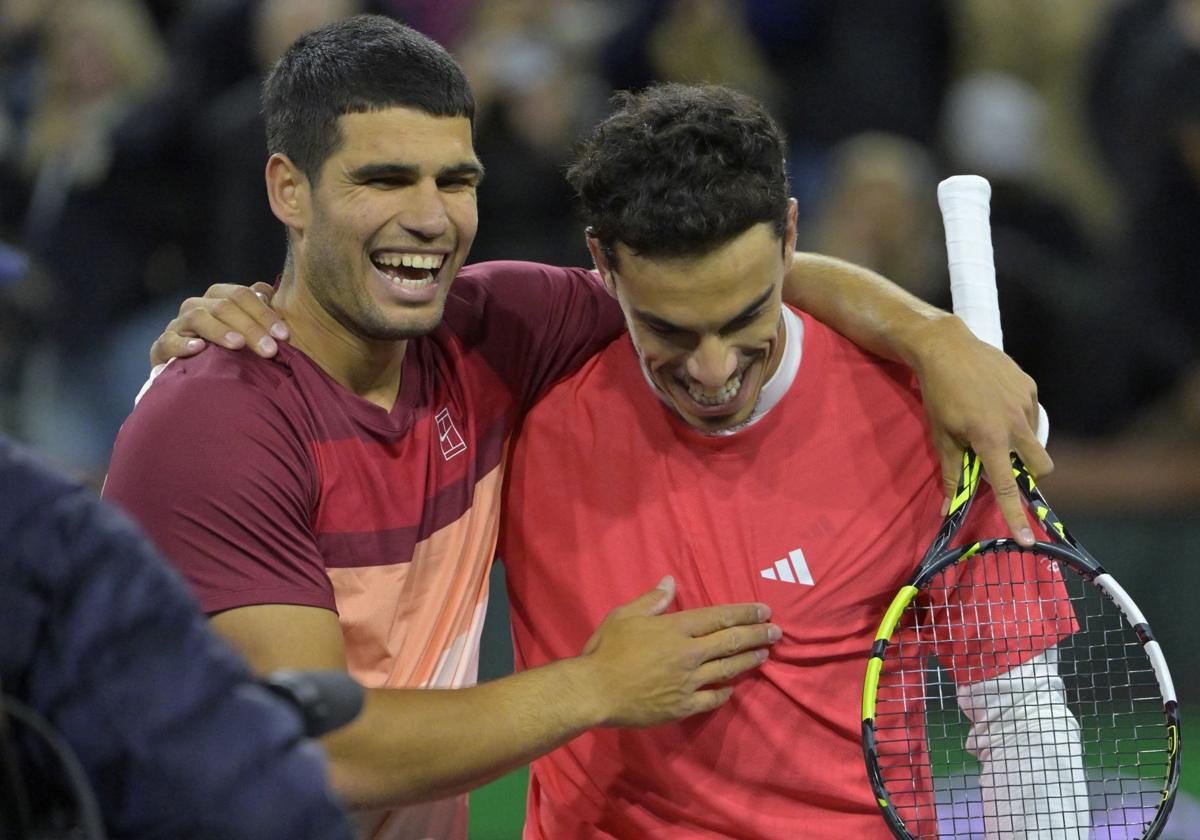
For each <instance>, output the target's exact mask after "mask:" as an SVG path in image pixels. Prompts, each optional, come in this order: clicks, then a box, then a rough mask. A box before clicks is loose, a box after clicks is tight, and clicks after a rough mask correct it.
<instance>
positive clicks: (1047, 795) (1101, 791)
mask: <svg viewBox="0 0 1200 840" xmlns="http://www.w3.org/2000/svg"><path fill="white" fill-rule="evenodd" d="M954 182H958V183H959V185H960V186H961V185H962V182H961V180H960V179H950V183H949V186H948V187H947V184H946V183H944V184H943V187H942V188H940V189H939V198H940V199H941V198H942V193H943V192H945V191H947V190H948V191H949V192H950V193H954V192H955V191H956V190H957V189H958V187H957V186H956V185H955V183H954ZM965 186H966V193H965V194H967V195H968V196H969V198H968V203H974V205H975V206H976V209H975V210H963V206H962V205H961V204H959V205H955V204H954V203H953V201H952V202H950V206H951V207H952V208H955V210H954V212H956V213H957V214H958V215H959V216H962V215H968V216H970V217H971V221H969V222H968V223H967V225H966V226H965V227H964V226H963V225H962V224H961V220H956V221H955V222H953V224H951V222H950V221H949V219H948V221H947V240H948V246H947V247H948V249H949V248H951V245H950V239H951V237H952V236H956V237H960V238H961V237H964V236H965V237H967V238H972V237H973V238H974V239H975V240H978V239H979V238H983V239H986V240H989V241H988V243H987V248H986V252H985V251H983V249H982V246H981V245H980V244H979V243H978V242H976V243H975V244H974V245H972V246H970V247H971V248H973V249H974V251H973V252H972V253H975V254H979V253H985V254H986V263H987V269H989V270H990V268H991V257H990V250H991V248H990V235H989V233H988V225H987V212H988V211H987V199H988V196H989V195H990V190H989V189H988V188H987V183H986V182H985V181H983V179H975V178H970V177H968V181H967V182H966V184H965ZM981 186H982V188H983V191H981V189H980V188H981ZM980 195H982V196H983V199H982V204H980ZM942 204H943V212H944V213H946V210H945V207H946V204H947V202H945V201H942ZM980 208H981V210H980ZM946 214H947V216H948V215H949V214H948V213H946ZM952 227H953V229H954V233H953V234H952V233H951V228H952ZM964 231H965V233H964ZM982 261H983V260H974V262H982ZM951 266H952V269H951V270H952V272H953V271H955V270H956V269H955V268H954V259H953V257H952V258H951ZM963 268H964V266H963V265H962V263H961V262H960V264H959V267H958V269H957V270H959V271H961V270H963ZM966 268H967V270H968V271H970V270H971V268H970V267H969V266H967V267H966ZM985 274H986V272H985ZM985 282H990V283H992V286H993V290H992V292H991V303H985V304H984V305H983V307H982V309H990V310H991V313H984V317H985V318H990V319H993V321H994V324H993V327H994V333H993V335H994V337H995V341H996V343H997V345H998V343H999V339H1000V335H999V317H998V314H994V313H996V312H997V310H996V308H995V292H994V274H992V275H991V278H990V279H988V278H986V277H985ZM975 299H976V300H979V298H978V297H976V298H975ZM955 310H956V312H957V311H958V305H957V302H956V306H955ZM969 324H970V322H969ZM1013 474H1014V476H1015V478H1016V481H1017V484H1018V486H1019V487H1020V490H1021V493H1022V495H1023V496H1024V499H1025V502H1026V503H1027V504H1028V506H1029V509H1030V510H1031V512H1032V513H1033V514H1034V516H1035V517H1036V519H1037V521H1038V522H1039V523H1040V525H1041V527H1042V529H1043V530H1044V532H1045V534H1046V535H1047V536H1048V540H1047V541H1039V542H1037V543H1036V544H1035V545H1034V546H1033V547H1031V548H1023V547H1022V546H1021V545H1019V544H1018V543H1017V542H1016V541H1014V540H1011V539H1009V538H1007V537H1001V538H996V539H985V540H982V541H977V542H971V543H969V544H966V545H961V544H956V538H957V537H958V536H959V535H960V532H962V531H963V530H964V525H965V524H967V523H969V515H970V510H971V503H972V500H973V499H974V497H975V493H976V490H977V489H978V486H979V480H980V464H979V459H978V457H977V456H976V455H975V453H973V452H971V451H969V450H968V451H967V452H965V453H964V454H963V461H962V473H961V477H960V480H959V484H958V490H957V492H956V494H955V496H954V498H953V499H952V500H951V504H950V508H949V511H948V513H947V515H946V519H945V521H944V522H943V523H942V526H941V528H940V529H939V531H938V533H937V536H936V537H935V538H934V540H933V543H932V544H931V545H930V546H929V549H928V550H927V551H926V552H925V555H924V557H923V558H922V560H921V562H920V565H919V566H918V568H917V571H916V572H915V574H914V575H913V576H912V578H911V579H910V580H909V582H908V584H907V585H906V586H904V587H903V588H901V590H900V591H899V593H897V595H896V596H895V598H894V599H893V600H892V602H891V605H890V606H889V608H888V609H887V612H886V613H885V615H884V617H883V620H882V621H881V623H880V627H879V632H878V634H877V635H876V639H875V643H874V645H873V646H872V648H871V653H870V658H869V659H868V663H867V675H866V683H865V686H864V689H863V723H862V736H863V751H864V754H865V757H866V765H867V775H868V777H869V779H870V783H871V786H872V788H873V790H874V793H875V796H876V799H877V801H878V803H879V807H880V809H881V811H882V814H883V817H884V819H885V820H886V821H887V824H888V826H889V827H890V828H891V831H892V833H893V834H894V835H895V836H896V837H899V838H988V840H994V838H1023V840H1091V839H1092V838H1095V840H1117V838H1122V839H1123V840H1124V839H1125V838H1129V840H1132V838H1154V837H1157V836H1158V835H1159V833H1160V832H1161V831H1162V828H1163V826H1164V824H1165V823H1166V819H1167V816H1168V814H1169V813H1170V810H1171V805H1172V803H1173V800H1174V796H1175V791H1176V788H1177V786H1178V782H1179V764H1180V741H1179V711H1178V705H1177V702H1176V698H1175V689H1174V686H1173V684H1172V681H1171V675H1170V672H1169V670H1168V668H1167V664H1166V661H1165V659H1164V657H1163V654H1162V651H1161V649H1160V647H1159V644H1158V642H1156V641H1155V640H1154V634H1153V633H1152V631H1151V629H1150V625H1149V624H1148V623H1147V622H1146V619H1145V617H1144V616H1143V615H1142V613H1141V611H1140V610H1139V609H1138V607H1137V605H1136V604H1135V603H1134V602H1133V599H1132V598H1130V597H1129V595H1128V593H1126V591H1125V590H1124V588H1122V587H1121V585H1120V584H1119V583H1118V582H1117V581H1116V580H1114V579H1113V577H1112V576H1111V575H1109V574H1108V573H1107V572H1105V570H1104V569H1103V567H1102V566H1101V565H1100V564H1099V563H1098V562H1097V561H1096V560H1095V559H1094V558H1093V557H1092V556H1091V555H1090V554H1089V553H1088V552H1087V550H1086V549H1084V548H1083V546H1081V545H1080V544H1079V542H1078V541H1077V540H1075V539H1074V538H1073V537H1072V536H1071V534H1070V532H1069V531H1068V530H1067V528H1066V527H1065V526H1064V525H1063V523H1062V521H1061V519H1060V518H1059V517H1058V516H1057V515H1056V514H1055V513H1054V511H1053V510H1052V509H1051V507H1050V505H1049V503H1048V502H1047V501H1046V499H1045V497H1044V496H1043V495H1042V493H1041V492H1040V490H1039V489H1038V487H1037V484H1036V482H1035V481H1034V478H1033V476H1031V475H1030V474H1029V472H1028V471H1027V470H1026V469H1025V467H1024V465H1023V464H1022V463H1021V462H1020V460H1019V459H1017V458H1015V457H1014V459H1013Z"/></svg>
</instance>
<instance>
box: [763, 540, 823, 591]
mask: <svg viewBox="0 0 1200 840" xmlns="http://www.w3.org/2000/svg"><path fill="white" fill-rule="evenodd" d="M759 574H760V575H762V576H763V577H765V578H766V579H767V580H779V581H783V582H784V583H802V584H804V585H805V586H813V585H814V584H813V577H812V572H810V571H809V570H808V562H807V561H806V560H805V559H804V552H803V551H801V550H800V549H798V548H797V549H793V550H792V551H789V552H788V556H787V557H784V558H783V559H782V560H776V561H775V565H773V566H767V568H765V569H763V570H762V571H761V572H759Z"/></svg>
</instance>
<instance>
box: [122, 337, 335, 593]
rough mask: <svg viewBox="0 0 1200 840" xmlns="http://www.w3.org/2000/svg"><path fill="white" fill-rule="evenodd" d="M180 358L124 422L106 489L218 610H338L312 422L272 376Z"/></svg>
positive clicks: (196, 589) (214, 350)
mask: <svg viewBox="0 0 1200 840" xmlns="http://www.w3.org/2000/svg"><path fill="white" fill-rule="evenodd" d="M206 352H225V351H220V350H216V349H213V350H209V351H206ZM172 367H173V368H174V367H176V365H172ZM178 367H179V368H180V370H178V371H168V372H167V373H164V374H163V375H162V376H161V377H160V378H159V381H157V382H156V383H155V384H154V386H153V387H152V388H150V389H149V390H148V391H147V392H146V394H145V396H144V397H143V398H142V400H141V401H140V402H139V403H138V405H137V407H136V408H135V409H134V412H133V414H131V415H130V417H129V419H128V420H126V422H125V424H124V425H123V426H122V428H121V432H120V434H119V435H118V437H117V442H116V445H115V447H114V450H113V457H112V462H111V464H110V467H109V473H108V478H107V480H106V482H105V487H104V496H105V498H107V499H109V500H110V501H113V502H115V503H116V504H118V505H120V506H121V507H123V508H124V509H125V510H126V511H127V512H128V513H129V514H131V515H132V516H133V518H134V519H135V520H137V522H138V523H139V524H140V525H141V526H142V528H143V529H145V531H146V532H147V533H148V534H149V535H150V537H151V538H152V539H153V540H154V542H155V544H156V545H157V546H158V548H159V549H160V550H161V551H162V552H163V553H164V554H165V555H166V556H167V557H168V558H169V559H170V560H171V561H172V563H174V564H175V566H176V567H177V568H178V569H179V570H180V571H181V572H182V573H183V575H184V577H185V578H186V579H187V581H188V583H189V584H190V585H191V587H192V589H193V591H194V592H195V593H196V595H197V597H198V598H199V600H200V602H201V605H202V606H203V608H204V610H205V611H206V612H208V613H214V612H219V611H221V610H226V609H232V608H234V607H243V606H250V605H254V604H294V605H299V606H313V607H323V608H326V609H330V610H334V609H335V606H334V599H333V588H332V584H331V583H330V581H329V578H328V576H327V575H326V573H325V568H324V562H323V560H322V558H321V554H320V552H319V551H318V549H317V545H316V540H315V537H314V535H313V531H312V524H311V519H312V517H311V512H312V510H313V509H314V507H315V504H316V500H317V499H316V497H317V490H316V487H317V479H316V475H315V467H314V466H313V464H312V460H311V455H310V453H308V452H307V451H306V450H305V446H304V443H303V441H304V440H305V439H306V438H305V436H304V435H303V433H302V432H301V431H300V430H298V429H297V428H296V426H297V425H298V424H301V423H302V422H303V421H302V419H301V418H297V417H294V416H292V415H290V414H289V413H288V412H287V411H286V410H284V409H283V408H281V407H280V405H279V404H278V402H277V400H276V399H275V397H276V396H277V395H276V393H275V392H274V391H273V389H272V388H268V387H263V384H262V383H255V382H250V381H247V380H246V379H245V378H240V377H238V376H219V375H213V374H199V373H192V372H191V371H189V369H188V366H187V365H186V364H181V365H178ZM283 402H285V403H286V400H283Z"/></svg>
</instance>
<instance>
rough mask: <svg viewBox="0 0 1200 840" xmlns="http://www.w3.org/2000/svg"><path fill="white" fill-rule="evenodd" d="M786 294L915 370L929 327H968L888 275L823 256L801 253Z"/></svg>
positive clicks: (865, 345)
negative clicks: (913, 293)
mask: <svg viewBox="0 0 1200 840" xmlns="http://www.w3.org/2000/svg"><path fill="white" fill-rule="evenodd" d="M783 297H784V300H786V301H787V302H788V303H790V304H792V305H794V306H798V307H800V308H801V309H803V310H804V311H805V312H807V313H809V314H810V315H812V316H813V317H814V318H816V319H817V320H819V321H821V322H823V323H825V324H828V325H829V326H831V327H833V328H834V329H835V330H837V331H838V332H840V333H841V334H842V335H844V336H846V338H848V339H850V340H851V341H853V342H854V343H855V344H857V345H858V346H859V347H862V348H863V349H865V350H869V351H870V352H872V353H874V354H876V355H877V356H882V357H883V358H885V359H891V360H893V361H899V362H904V363H905V364H907V365H908V366H909V367H911V368H914V369H918V368H919V363H920V349H921V347H922V345H923V344H924V343H925V336H926V335H927V334H928V333H929V331H936V330H943V329H949V330H957V329H962V330H964V331H965V330H966V327H965V326H962V324H961V322H957V319H956V318H954V317H953V316H951V315H950V314H949V313H947V312H945V311H943V310H941V309H938V308H937V307H936V306H932V305H930V304H928V303H926V302H925V301H923V300H921V299H920V298H917V297H915V296H914V295H912V294H910V293H908V292H906V291H905V290H904V289H902V288H900V287H899V286H897V285H896V284H895V283H893V282H891V281H890V280H888V279H887V278H885V277H883V276H881V275H879V274H876V273H875V272H873V271H871V270H869V269H866V268H862V267H861V266H857V265H854V264H853V263H848V262H845V261H844V260H839V259H835V258H833V257H826V256H823V255H821V254H813V253H807V252H797V253H796V257H795V260H794V261H793V262H792V268H791V271H789V272H788V275H787V277H786V278H785V279H784V289H783ZM956 322H957V323H956Z"/></svg>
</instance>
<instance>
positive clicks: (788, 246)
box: [783, 198, 800, 271]
mask: <svg viewBox="0 0 1200 840" xmlns="http://www.w3.org/2000/svg"><path fill="white" fill-rule="evenodd" d="M799 218H800V203H799V202H798V201H796V199H794V198H789V199H788V209H787V227H786V228H784V231H783V264H784V270H785V271H787V270H788V269H790V268H791V267H792V261H793V260H794V259H795V257H796V238H797V236H798V233H797V231H798V228H799V221H798V220H799Z"/></svg>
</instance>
